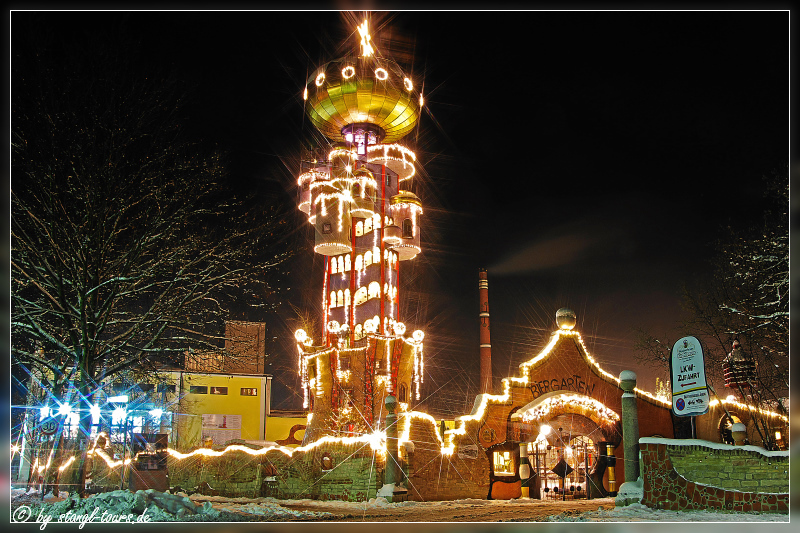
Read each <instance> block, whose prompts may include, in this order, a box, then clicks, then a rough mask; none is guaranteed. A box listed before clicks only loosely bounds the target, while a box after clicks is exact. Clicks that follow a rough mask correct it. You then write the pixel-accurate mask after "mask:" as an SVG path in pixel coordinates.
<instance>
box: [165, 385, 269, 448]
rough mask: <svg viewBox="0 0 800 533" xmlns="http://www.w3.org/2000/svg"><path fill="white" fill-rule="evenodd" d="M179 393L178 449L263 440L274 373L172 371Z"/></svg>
mask: <svg viewBox="0 0 800 533" xmlns="http://www.w3.org/2000/svg"><path fill="white" fill-rule="evenodd" d="M171 374H172V376H171V377H172V378H173V380H174V382H175V383H176V385H177V387H176V391H175V392H176V394H177V395H178V398H179V399H178V402H177V409H176V412H175V415H174V417H173V424H174V425H173V428H174V429H173V443H174V444H173V445H174V446H176V447H177V448H178V449H189V448H194V447H197V446H208V445H218V444H224V443H226V442H227V441H229V440H233V439H243V440H247V441H264V440H266V439H265V429H266V420H267V417H268V416H269V411H270V393H271V381H272V376H268V375H243V374H207V373H200V372H180V371H173V372H172V373H171Z"/></svg>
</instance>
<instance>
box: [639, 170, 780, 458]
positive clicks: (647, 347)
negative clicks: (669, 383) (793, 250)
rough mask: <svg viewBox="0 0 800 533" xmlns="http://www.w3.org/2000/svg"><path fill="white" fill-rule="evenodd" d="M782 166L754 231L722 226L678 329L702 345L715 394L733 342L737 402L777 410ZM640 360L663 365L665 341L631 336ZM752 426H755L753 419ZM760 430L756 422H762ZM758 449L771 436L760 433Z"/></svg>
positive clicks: (771, 179)
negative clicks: (741, 382) (745, 367)
mask: <svg viewBox="0 0 800 533" xmlns="http://www.w3.org/2000/svg"><path fill="white" fill-rule="evenodd" d="M787 171H788V167H786V168H783V169H781V171H776V172H773V173H772V174H771V175H770V176H767V177H765V178H764V183H765V187H764V190H765V194H766V196H767V197H768V199H769V200H770V204H771V206H772V207H771V208H770V209H769V210H767V211H765V213H764V216H763V220H762V221H761V223H760V224H758V225H757V226H756V227H750V228H741V227H735V226H729V227H727V228H726V236H725V237H724V238H723V239H721V240H720V241H719V243H718V245H717V254H716V256H715V257H714V259H713V267H714V269H713V274H712V276H711V278H710V279H702V280H698V281H696V282H695V284H694V285H688V284H687V288H686V289H685V291H684V309H685V311H686V317H685V319H684V320H683V322H682V323H681V325H680V327H679V329H680V331H683V332H686V334H692V335H695V336H697V337H699V338H700V339H701V341H702V342H703V347H704V353H705V359H706V370H707V374H708V375H709V377H710V379H712V380H713V381H714V385H715V388H716V390H717V392H718V393H719V394H721V393H722V387H721V385H722V383H723V380H722V373H721V370H722V368H723V362H724V361H725V359H726V357H727V356H728V354H729V353H730V352H731V349H732V345H733V341H734V340H736V339H738V340H739V341H740V343H741V346H742V349H743V350H744V352H745V353H746V355H747V357H748V359H749V360H751V361H753V362H754V363H755V365H756V366H755V369H756V372H755V375H754V376H752V380H751V383H750V384H749V386H748V387H743V388H740V389H738V390H736V394H737V395H739V399H740V400H742V401H745V402H746V403H749V404H753V405H754V406H758V407H768V408H771V409H776V410H778V411H779V412H783V413H784V414H788V413H786V412H785V406H784V404H783V402H782V401H781V398H782V397H785V396H786V395H788V392H789V179H788V172H787ZM636 348H637V351H638V356H637V357H638V358H639V360H640V362H645V363H649V364H656V365H665V364H667V365H668V362H669V352H670V348H671V343H670V342H669V341H667V340H666V338H664V339H657V338H656V337H654V336H653V335H652V334H650V333H648V332H645V331H639V332H638V340H637V345H636ZM757 424H760V422H758V421H757ZM762 425H763V424H762ZM760 431H762V437H763V438H764V442H765V445H769V442H770V440H771V437H772V432H771V431H768V428H767V427H766V426H764V427H762V428H760Z"/></svg>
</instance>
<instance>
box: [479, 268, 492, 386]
mask: <svg viewBox="0 0 800 533" xmlns="http://www.w3.org/2000/svg"><path fill="white" fill-rule="evenodd" d="M478 294H479V297H480V315H479V316H480V319H481V334H480V343H481V378H480V379H481V381H480V391H479V392H480V393H481V394H484V393H491V392H492V341H491V339H490V337H489V279H488V274H487V273H486V269H485V268H482V269H480V270H479V271H478Z"/></svg>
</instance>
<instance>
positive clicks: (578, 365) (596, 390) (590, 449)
mask: <svg viewBox="0 0 800 533" xmlns="http://www.w3.org/2000/svg"><path fill="white" fill-rule="evenodd" d="M557 321H558V324H559V329H558V330H557V331H555V332H554V333H553V335H552V337H551V339H550V342H549V343H548V345H547V346H546V347H545V349H544V350H542V352H540V353H539V354H538V355H537V356H536V357H534V358H533V359H531V360H529V361H526V362H524V363H522V364H520V365H519V368H520V375H519V376H517V377H509V378H505V379H504V380H503V388H504V391H503V394H502V395H481V396H479V399H480V400H481V401H480V402H478V401H476V406H477V405H478V403H480V404H482V405H483V406H485V407H484V409H483V412H482V413H481V415H482V416H480V418H479V420H480V422H479V424H480V428H479V429H478V432H477V433H478V442H479V444H480V445H481V446H482V447H483V449H484V450H485V452H486V454H487V456H488V459H489V462H490V465H491V468H490V483H489V493H488V497H489V498H492V499H507V498H517V497H519V496H520V494H521V492H522V491H521V487H522V479H521V478H520V469H519V465H520V455H521V453H527V456H528V464H529V465H530V470H529V471H530V477H529V478H528V479H527V480H526V483H527V485H528V487H529V489H530V496H531V497H532V498H554V497H556V498H559V499H569V498H576V497H586V493H587V490H588V491H590V492H591V494H592V496H593V497H598V496H607V495H609V494H613V493H614V492H615V491H616V488H617V487H618V486H619V485H620V484H621V483H622V482H624V481H625V479H624V472H623V470H624V469H622V468H614V467H615V465H616V462H617V461H620V463H619V464H620V465H622V462H621V461H624V456H623V453H622V452H623V450H622V446H620V442H621V440H622V434H621V427H620V415H621V402H620V400H621V393H622V391H621V389H620V388H619V380H618V379H617V378H616V377H615V376H613V375H611V374H609V373H608V372H606V371H605V370H603V369H602V368H601V367H600V365H599V364H598V363H597V361H595V360H594V358H592V356H591V355H589V353H588V352H587V350H586V347H585V346H584V345H583V340H582V339H581V337H580V335H579V334H578V333H577V332H575V331H572V328H573V327H574V325H575V319H574V313H572V312H571V311H569V310H567V309H562V310H559V313H558V315H557ZM636 394H637V397H638V400H639V401H638V409H639V418H640V432H641V434H642V436H650V435H661V436H665V437H672V436H673V421H672V416H671V414H670V410H669V403H668V402H665V401H663V400H660V399H657V398H655V397H654V396H652V395H650V394H648V393H645V392H644V391H641V390H638V389H637V390H636ZM482 396H484V397H485V399H482V398H481V397H482ZM475 414H477V413H475ZM473 416H474V415H473ZM476 418H477V417H476ZM521 451H522V452H521ZM523 463H524V461H523ZM523 477H524V476H523ZM556 489H557V490H556Z"/></svg>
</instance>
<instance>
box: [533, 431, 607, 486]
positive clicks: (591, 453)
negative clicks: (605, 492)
mask: <svg viewBox="0 0 800 533" xmlns="http://www.w3.org/2000/svg"><path fill="white" fill-rule="evenodd" d="M528 460H529V461H530V463H531V465H533V468H532V470H533V473H534V475H533V476H532V479H531V481H532V482H533V483H534V486H533V487H531V486H530V484H529V487H530V488H532V489H533V490H531V493H532V494H533V495H534V497H535V496H536V495H538V496H539V498H541V499H556V500H574V499H579V498H586V497H587V495H589V494H591V492H592V484H591V480H590V474H591V472H592V471H593V470H594V468H595V467H596V465H597V452H596V448H595V444H594V441H592V440H591V439H590V438H588V437H586V436H584V435H578V436H576V437H573V438H572V439H570V438H569V437H568V436H566V435H562V436H561V437H559V438H558V439H556V441H555V443H554V444H549V443H548V442H547V441H534V442H528ZM595 489H596V487H595ZM596 496H599V494H598V492H597V491H596V490H595V497H596Z"/></svg>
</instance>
